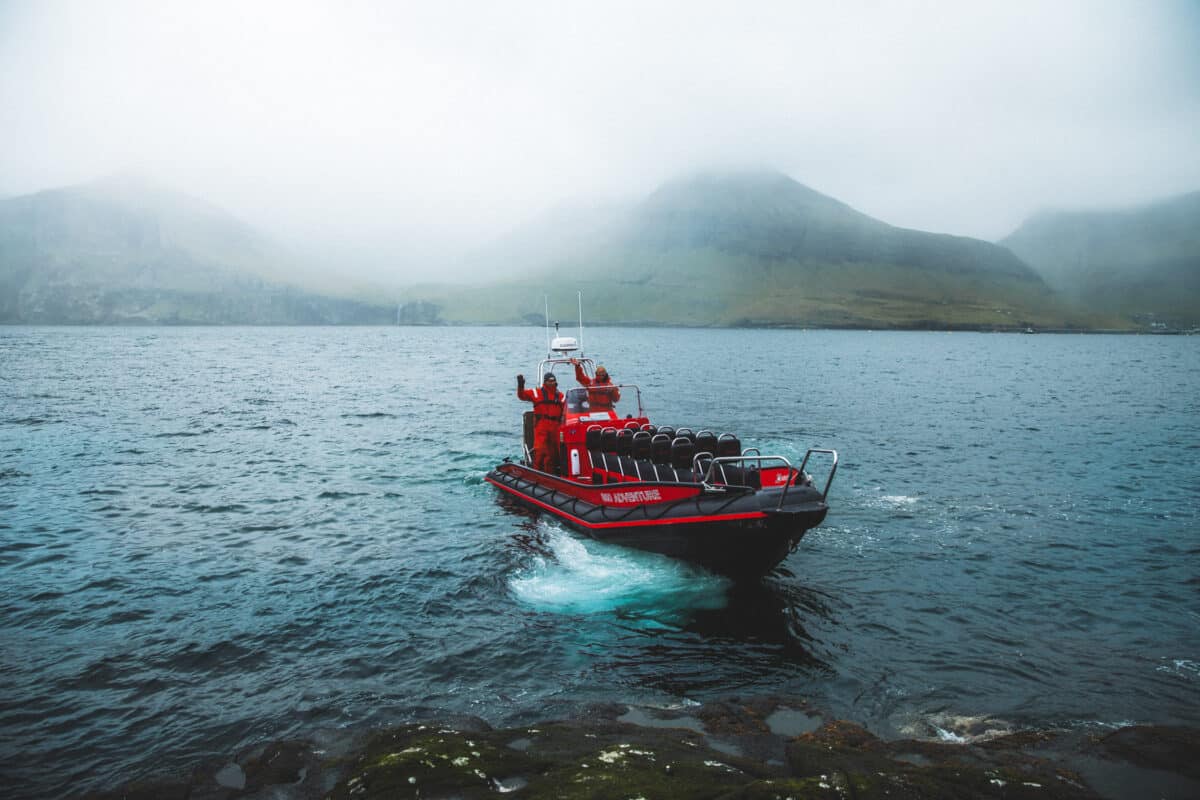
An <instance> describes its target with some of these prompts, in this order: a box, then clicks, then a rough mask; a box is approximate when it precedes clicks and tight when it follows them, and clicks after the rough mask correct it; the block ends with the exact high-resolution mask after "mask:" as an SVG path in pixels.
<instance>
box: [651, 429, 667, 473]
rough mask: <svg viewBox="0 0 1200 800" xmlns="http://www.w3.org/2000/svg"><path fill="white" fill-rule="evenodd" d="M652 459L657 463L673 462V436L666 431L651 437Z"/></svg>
mask: <svg viewBox="0 0 1200 800" xmlns="http://www.w3.org/2000/svg"><path fill="white" fill-rule="evenodd" d="M650 460H651V461H653V462H654V463H655V464H663V465H666V464H670V463H671V438H670V437H669V436H667V435H666V434H665V433H656V434H654V436H652V437H650Z"/></svg>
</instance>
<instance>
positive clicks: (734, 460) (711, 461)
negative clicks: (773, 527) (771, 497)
mask: <svg viewBox="0 0 1200 800" xmlns="http://www.w3.org/2000/svg"><path fill="white" fill-rule="evenodd" d="M750 450H754V455H751V454H750ZM813 453H825V454H826V455H831V456H833V464H832V465H831V466H830V467H829V476H828V477H826V478H825V490H824V491H822V492H821V500H822V501H824V500H826V499H827V498H828V497H829V487H830V486H832V485H833V476H834V475H836V474H837V467H838V453H837V450H826V449H823V448H818V447H812V448H809V450H808V452H806V453H805V454H804V460H803V461H801V462H800V470H799V473H798V475H797V477H798V479H799V480H804V479H805V478H806V476H807V475H808V473H807V472H805V471H804V468H805V467H807V466H808V459H809V458H811V457H812V454H813ZM701 459H705V460H706V461H707V462H708V468H707V469H706V470H705V471H704V477H703V478H702V479H701V480H700V485H701V486H703V487H704V489H705V490H706V491H710V492H721V491H725V489H726V488H727V487H725V486H723V485H719V484H714V483H713V482H712V479H713V474H714V470H715V469H716V466H717V465H718V464H744V463H745V462H747V461H754V462H756V463H757V464H758V468H759V470H761V469H762V464H763V462H764V461H768V462H771V461H777V462H780V463H782V464H783V465H784V466H785V467H787V469H788V476H789V479H788V481H787V482H786V483H784V484H783V492H782V493H781V494H780V495H779V506H778V508H780V509H781V508H783V503H784V501H785V500H786V499H787V492H788V487H789V486H791V485H792V480H791V474H792V471H793V468H792V462H790V461H788V460H787V459H786V458H784V457H783V456H764V455H762V454H761V453H760V452H759V451H758V449H757V448H748V449H747V450H746V452H744V453H743V454H742V455H740V456H721V457H720V458H713V457H712V455H711V454H709V453H697V454H696V455H695V456H693V457H692V471H693V472H694V473H699V472H700V460H701ZM741 488H750V487H741Z"/></svg>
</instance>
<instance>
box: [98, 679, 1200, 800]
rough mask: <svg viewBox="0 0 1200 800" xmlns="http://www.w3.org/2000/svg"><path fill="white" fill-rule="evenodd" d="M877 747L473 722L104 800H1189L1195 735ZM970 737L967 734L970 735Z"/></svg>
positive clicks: (1199, 737)
mask: <svg viewBox="0 0 1200 800" xmlns="http://www.w3.org/2000/svg"><path fill="white" fill-rule="evenodd" d="M976 736H977V738H976V739H975V740H974V741H967V742H965V743H947V742H940V741H930V740H921V739H908V740H899V741H884V740H881V739H879V738H877V737H875V736H874V735H872V734H871V733H869V732H868V731H866V730H865V729H863V728H861V727H859V726H857V725H854V724H852V723H849V722H844V721H840V720H830V721H826V720H825V719H823V718H822V717H821V715H820V714H819V713H817V712H815V711H813V710H812V709H809V708H807V707H806V706H805V705H804V703H803V702H802V701H796V700H780V699H775V698H759V699H754V700H749V701H737V700H734V701H729V702H725V703H715V704H710V705H708V706H703V707H698V708H696V709H692V710H689V711H688V712H687V713H681V712H678V711H674V712H666V711H662V710H654V709H642V708H631V707H627V706H623V705H613V706H597V707H594V708H592V709H590V710H589V711H588V712H587V713H585V714H584V715H582V716H581V717H580V718H578V719H574V720H565V721H555V722H547V723H544V724H538V725H534V726H529V727H521V728H510V729H492V728H490V727H489V726H488V725H487V724H486V723H485V722H483V721H482V720H478V719H474V718H467V719H457V720H450V721H446V722H443V723H427V724H422V725H410V726H405V727H402V728H396V729H393V730H388V731H383V732H380V733H376V734H374V735H373V736H371V737H370V738H368V739H367V740H365V741H363V742H362V743H360V744H358V745H357V746H356V747H355V748H354V749H353V750H352V751H350V752H347V753H343V754H341V755H338V754H330V753H329V752H328V751H327V750H323V749H322V747H320V746H318V745H314V744H312V743H302V742H290V743H288V742H283V743H274V744H271V745H268V746H266V747H263V748H257V749H256V750H254V751H248V752H246V753H243V754H240V755H239V756H238V757H237V758H235V759H233V760H232V761H227V762H214V763H212V764H209V765H205V766H204V767H202V768H201V769H198V770H197V771H196V773H195V774H194V775H193V776H192V777H191V778H190V779H188V780H185V781H179V782H175V783H159V784H147V785H141V786H129V787H125V788H124V789H122V790H119V791H116V792H112V793H106V794H104V795H99V796H98V797H103V798H115V797H127V798H139V797H147V798H149V797H155V798H157V797H180V798H184V797H186V798H236V797H270V798H317V797H331V798H346V799H347V800H349V799H355V800H357V799H358V798H384V797H387V798H393V797H413V798H416V797H422V798H482V797H494V796H496V795H500V794H512V795H514V796H515V797H519V798H637V797H641V798H647V799H649V798H670V797H699V798H764V800H765V799H767V798H788V797H791V798H859V799H860V800H862V799H865V798H885V797H886V798H1026V797H1028V798H1046V799H1049V798H1094V797H1104V798H1124V797H1129V798H1135V797H1136V798H1141V797H1161V798H1190V797H1197V796H1200V767H1197V766H1196V765H1197V764H1200V731H1197V730H1194V729H1188V728H1168V727H1133V728H1123V729H1120V730H1118V731H1115V732H1112V733H1108V734H1106V735H1087V734H1083V733H1079V732H1055V731H1046V732H1021V733H1007V734H1005V733H997V732H996V730H995V729H991V728H988V726H981V730H980V732H979V733H978V734H977V735H976ZM968 737H969V734H968Z"/></svg>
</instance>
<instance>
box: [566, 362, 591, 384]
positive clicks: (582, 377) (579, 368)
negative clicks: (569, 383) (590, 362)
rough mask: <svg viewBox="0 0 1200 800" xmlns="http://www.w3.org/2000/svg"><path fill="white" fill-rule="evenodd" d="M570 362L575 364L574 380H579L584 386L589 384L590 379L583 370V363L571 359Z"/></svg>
mask: <svg viewBox="0 0 1200 800" xmlns="http://www.w3.org/2000/svg"><path fill="white" fill-rule="evenodd" d="M571 363H572V364H574V365H575V380H577V381H579V382H580V383H581V384H583V385H584V386H591V385H592V379H591V378H589V377H588V376H587V373H586V372H584V371H583V365H582V364H580V363H579V362H578V361H575V360H572V361H571Z"/></svg>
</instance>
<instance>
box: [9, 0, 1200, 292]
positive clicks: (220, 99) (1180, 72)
mask: <svg viewBox="0 0 1200 800" xmlns="http://www.w3.org/2000/svg"><path fill="white" fill-rule="evenodd" d="M742 165H746V166H754V167H769V168H774V169H778V170H780V171H782V172H784V173H786V174H788V175H790V176H792V177H793V178H795V179H796V180H799V181H801V182H802V183H805V184H807V185H809V186H812V187H813V188H815V189H817V190H819V191H822V192H825V193H826V194H830V195H832V196H834V197H836V198H838V199H840V200H843V201H844V202H847V203H849V204H850V205H852V206H854V207H856V208H858V209H859V210H861V211H864V212H866V213H868V214H871V215H873V216H876V217H879V218H880V219H883V220H884V221H886V222H890V223H892V224H895V225H902V226H907V227H914V228H920V229H924V230H931V231H939V232H948V233H956V234H963V235H970V236H978V237H981V238H986V239H997V238H1000V237H1002V236H1004V235H1006V234H1007V233H1009V232H1010V231H1011V230H1012V229H1013V228H1015V227H1016V226H1017V225H1018V224H1019V223H1020V222H1021V221H1022V220H1023V219H1024V218H1025V217H1026V216H1027V215H1028V214H1030V213H1032V212H1034V211H1036V210H1038V209H1039V208H1043V207H1080V206H1085V207H1095V206H1110V205H1124V204H1130V203H1137V202H1140V201H1144V200H1147V199H1153V198H1156V197H1160V196H1164V195H1170V194H1176V193H1181V192H1185V191H1192V190H1196V189H1200V2H1197V1H1196V0H1185V1H1183V2H1136V1H1134V2H1100V1H1099V0H1086V1H1083V2H1068V1H1066V0H1064V1H1062V2H1057V1H1056V2H1030V3H1023V2H1014V1H1013V0H1007V1H1006V2H996V3H987V2H969V3H962V2H949V1H947V2H943V3H912V2H907V3H901V2H860V3H847V2H838V3H833V2H828V1H826V2H814V3H804V2H775V3H761V2H747V1H746V0H742V1H741V2H736V3H735V2H726V3H701V2H696V1H695V0H689V2H680V3H650V2H635V3H619V2H612V1H611V0H610V1H609V2H604V3H597V2H589V3H570V2H545V3H522V2H515V1H514V0H506V1H505V2H497V3H488V2H482V1H481V2H463V3H460V2H445V1H444V0H437V1H436V2H435V1H434V0H428V1H427V2H422V3H403V2H380V3H366V2H362V3H355V2H328V3H309V2H301V1H300V0H287V1H286V2H279V3H265V2H264V3H255V2H232V3H227V4H226V3H220V2H213V1H212V0H196V2H190V3H171V2H162V1H161V0H159V1H157V2H145V3H131V2H119V1H116V0H105V2H49V1H47V0H37V1H36V2H11V1H10V0H0V194H19V193H25V192H29V191H34V190H38V189H43V188H49V187H54V186H60V185H65V184H71V183H77V182H82V181H85V180H90V179H93V178H96V177H100V176H103V175H105V174H108V173H112V172H115V171H120V170H127V169H134V170H139V171H144V172H146V173H148V174H150V175H153V176H156V177H157V178H158V179H160V180H161V181H163V182H165V183H168V184H169V185H172V186H174V187H176V188H179V189H182V190H184V191H187V192H189V193H192V194H196V195H199V196H202V197H204V198H207V199H209V200H211V201H213V202H215V203H217V204H219V205H222V206H224V207H226V208H228V209H229V210H231V211H233V212H234V213H236V214H238V215H240V216H242V217H243V218H246V219H248V220H250V221H251V222H254V223H256V224H259V225H262V226H264V227H266V228H268V229H270V230H272V231H274V232H276V233H277V234H279V235H281V236H283V237H286V238H289V239H292V240H293V241H306V242H310V243H312V244H313V245H314V246H317V245H318V244H323V246H325V247H329V248H336V247H337V246H340V245H343V244H347V243H360V244H361V245H362V246H363V247H364V248H374V247H376V246H384V247H385V248H386V249H387V251H388V252H389V254H391V255H395V254H401V256H403V254H406V253H408V254H414V253H415V254H419V253H421V252H424V249H427V248H430V247H435V248H436V247H438V246H439V244H444V243H446V242H450V243H451V244H452V245H453V246H468V245H471V244H473V243H475V242H479V241H484V240H486V239H487V238H488V237H489V236H493V235H497V234H499V233H501V232H503V231H504V230H506V229H507V228H509V227H510V226H513V225H517V224H520V223H522V222H524V221H526V220H528V219H529V218H530V217H532V216H534V215H536V214H538V213H539V212H541V211H543V210H545V209H548V208H551V207H553V206H555V205H557V204H560V203H563V202H574V201H580V200H582V201H589V200H590V199H592V198H594V197H636V196H638V195H639V194H644V193H647V192H649V191H651V190H652V189H653V188H654V187H655V186H656V185H658V184H659V183H661V182H662V181H663V180H665V179H668V178H671V177H674V176H677V175H679V174H681V173H686V172H689V171H694V170H697V169H702V168H705V167H714V166H715V167H722V168H726V167H736V166H742ZM407 261H408V262H409V263H420V259H419V258H417V257H415V256H413V257H411V258H409V259H407ZM401 272H403V269H401Z"/></svg>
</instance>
